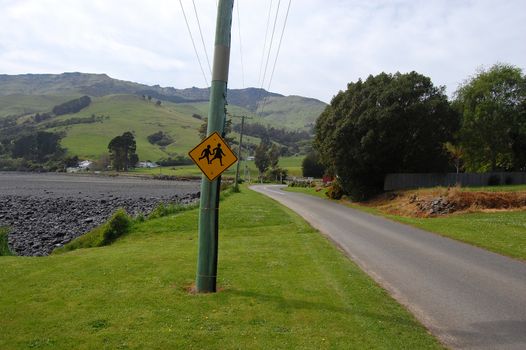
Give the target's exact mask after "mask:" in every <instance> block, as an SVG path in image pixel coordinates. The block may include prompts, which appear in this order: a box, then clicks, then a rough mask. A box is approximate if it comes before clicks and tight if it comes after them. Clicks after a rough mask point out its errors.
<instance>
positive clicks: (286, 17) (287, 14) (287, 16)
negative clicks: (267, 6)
mask: <svg viewBox="0 0 526 350" xmlns="http://www.w3.org/2000/svg"><path fill="white" fill-rule="evenodd" d="M291 2H292V0H289V5H288V7H287V13H286V14H285V21H284V22H283V28H282V29H281V36H280V38H279V43H278V51H277V52H276V57H275V59H274V65H273V66H272V73H271V74H270V79H269V82H268V87H267V89H268V90H270V85H271V84H272V78H273V77H274V70H275V69H276V63H277V62H278V56H279V51H280V49H281V42H282V41H283V34H284V33H285V27H286V26H287V19H288V18H289V10H290V4H291Z"/></svg>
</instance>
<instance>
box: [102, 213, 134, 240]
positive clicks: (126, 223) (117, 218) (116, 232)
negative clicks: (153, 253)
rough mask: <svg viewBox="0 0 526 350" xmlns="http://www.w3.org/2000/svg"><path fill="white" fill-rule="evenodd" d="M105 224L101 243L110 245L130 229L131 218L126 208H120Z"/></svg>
mask: <svg viewBox="0 0 526 350" xmlns="http://www.w3.org/2000/svg"><path fill="white" fill-rule="evenodd" d="M103 226H105V227H104V230H102V242H101V245H109V244H111V243H113V242H114V241H115V240H117V238H119V237H120V236H122V235H124V234H126V233H127V232H128V231H129V229H130V226H131V219H130V217H129V216H128V214H126V211H125V210H124V209H119V210H117V211H116V212H115V214H113V216H112V217H111V219H110V220H109V221H108V222H107V223H106V224H104V225H103Z"/></svg>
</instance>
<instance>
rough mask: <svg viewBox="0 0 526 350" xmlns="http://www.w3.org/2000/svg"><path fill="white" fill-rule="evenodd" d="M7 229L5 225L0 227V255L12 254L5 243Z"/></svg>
mask: <svg viewBox="0 0 526 350" xmlns="http://www.w3.org/2000/svg"><path fill="white" fill-rule="evenodd" d="M8 233H9V230H8V229H7V227H0V256H10V255H13V253H11V250H10V249H9V245H8V244H7V235H8Z"/></svg>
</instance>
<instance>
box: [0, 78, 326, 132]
mask: <svg viewBox="0 0 526 350" xmlns="http://www.w3.org/2000/svg"><path fill="white" fill-rule="evenodd" d="M116 94H130V95H138V96H142V95H145V96H151V97H152V98H154V99H157V100H163V101H170V102H174V103H198V102H205V101H208V100H209V94H210V92H209V89H208V88H197V87H191V88H185V89H176V88H173V87H161V86H159V85H153V86H150V85H146V84H140V83H134V82H130V81H125V80H119V79H114V78H111V77H110V76H108V75H107V74H94V73H79V72H70V73H62V74H20V75H7V74H0V97H1V96H10V95H33V96H49V95H51V96H58V95H65V96H66V95H67V96H73V95H79V96H80V95H89V96H92V97H103V96H107V95H116ZM227 100H228V103H229V105H234V106H239V107H242V108H244V109H246V110H248V111H250V112H252V113H254V112H256V111H257V110H258V108H259V107H260V106H261V105H262V104H263V103H264V104H265V108H264V111H263V113H261V114H262V117H263V118H264V119H266V120H267V121H269V122H273V121H274V122H279V123H280V124H283V126H284V127H290V128H300V129H303V128H310V127H311V126H312V124H313V123H314V121H315V120H316V118H317V117H318V116H319V115H320V113H321V112H322V111H323V109H324V108H325V107H326V106H327V105H326V104H325V103H324V102H322V101H319V100H317V99H313V98H306V97H301V96H284V95H281V94H277V93H273V92H269V91H266V90H264V89H258V88H253V87H251V88H246V89H229V90H228V95H227Z"/></svg>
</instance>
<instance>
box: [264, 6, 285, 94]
mask: <svg viewBox="0 0 526 350" xmlns="http://www.w3.org/2000/svg"><path fill="white" fill-rule="evenodd" d="M280 4H281V0H278V7H277V9H276V16H274V25H273V26H272V35H271V36H270V42H269V45H268V54H267V60H266V62H265V69H264V70H263V79H262V80H261V88H263V85H264V84H265V78H266V77H267V68H268V62H269V60H270V54H271V53H272V43H273V42H274V33H275V32H276V23H277V22H278V15H279V5H280Z"/></svg>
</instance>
